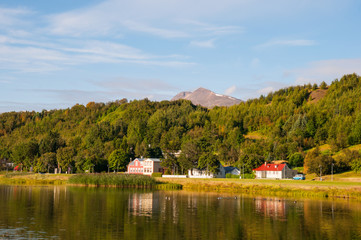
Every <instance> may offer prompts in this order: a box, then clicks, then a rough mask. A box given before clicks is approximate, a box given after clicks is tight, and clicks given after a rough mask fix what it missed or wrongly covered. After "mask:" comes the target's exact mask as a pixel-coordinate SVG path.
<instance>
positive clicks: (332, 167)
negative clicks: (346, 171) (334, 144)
mask: <svg viewBox="0 0 361 240" xmlns="http://www.w3.org/2000/svg"><path fill="white" fill-rule="evenodd" d="M331 180H332V181H333V163H332V164H331Z"/></svg>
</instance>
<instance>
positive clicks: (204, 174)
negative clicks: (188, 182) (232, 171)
mask: <svg viewBox="0 0 361 240" xmlns="http://www.w3.org/2000/svg"><path fill="white" fill-rule="evenodd" d="M188 177H189V178H225V177H226V171H225V169H224V167H223V166H222V165H220V167H219V171H218V173H216V174H214V173H211V172H209V171H207V170H200V169H197V168H192V169H189V170H188Z"/></svg>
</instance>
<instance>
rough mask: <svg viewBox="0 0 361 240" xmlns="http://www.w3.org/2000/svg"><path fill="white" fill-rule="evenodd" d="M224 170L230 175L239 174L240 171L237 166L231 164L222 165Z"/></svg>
mask: <svg viewBox="0 0 361 240" xmlns="http://www.w3.org/2000/svg"><path fill="white" fill-rule="evenodd" d="M224 171H225V173H226V174H227V173H230V174H232V175H238V176H239V175H240V174H241V171H240V170H239V169H238V168H236V167H232V166H228V167H224Z"/></svg>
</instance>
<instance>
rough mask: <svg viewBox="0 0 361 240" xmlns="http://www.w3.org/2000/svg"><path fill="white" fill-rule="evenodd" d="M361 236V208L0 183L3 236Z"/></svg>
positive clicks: (0, 236) (316, 202)
mask: <svg viewBox="0 0 361 240" xmlns="http://www.w3.org/2000/svg"><path fill="white" fill-rule="evenodd" d="M21 238H24V239H28V238H33V239H49V238H55V239H75V238H76V239H207V240H212V239H295V240H298V239H361V204H360V203H359V202H352V201H346V200H328V201H327V200H311V199H305V200H299V199H298V200H294V199H281V198H264V197H255V198H253V197H247V196H242V195H237V196H234V195H220V194H217V193H194V192H184V191H174V192H171V191H167V192H161V191H154V192H153V191H138V190H132V189H128V190H122V189H116V188H114V189H113V188H77V187H63V186H55V187H23V186H20V187H19V186H0V239H21Z"/></svg>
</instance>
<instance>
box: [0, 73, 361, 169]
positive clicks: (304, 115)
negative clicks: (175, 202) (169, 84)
mask: <svg viewBox="0 0 361 240" xmlns="http://www.w3.org/2000/svg"><path fill="white" fill-rule="evenodd" d="M360 100H361V77H359V76H357V75H356V74H352V75H346V76H344V77H342V78H341V79H340V80H334V81H333V82H332V84H331V85H330V86H327V85H326V84H325V83H322V84H321V85H320V86H317V85H316V84H314V85H311V84H308V85H304V86H296V87H289V88H285V89H281V90H278V91H277V92H273V93H270V94H269V95H268V96H261V97H260V98H258V99H252V100H248V101H247V102H242V103H240V104H238V105H235V106H232V107H229V108H226V107H215V108H213V109H206V108H203V107H200V106H194V105H192V103H191V102H190V101H187V100H178V101H172V102H170V101H162V102H151V101H149V100H147V99H144V100H140V101H136V100H135V101H131V102H127V100H125V99H123V100H119V101H115V102H110V103H106V104H104V103H94V102H90V103H88V104H87V105H86V106H83V105H75V106H73V107H72V108H69V109H64V110H52V111H45V110H44V111H42V112H10V113H3V114H1V115H0V154H1V156H0V157H1V160H2V162H3V163H4V162H14V163H16V164H22V167H23V168H24V169H29V168H30V167H33V168H34V171H43V172H45V171H48V170H50V171H52V170H53V169H54V167H56V166H57V165H58V164H59V166H60V167H61V168H62V169H63V171H65V170H66V169H67V168H68V167H69V166H71V167H72V169H73V171H76V172H84V171H86V170H91V171H93V170H94V171H98V172H100V171H106V170H107V169H108V165H109V167H110V169H112V170H116V169H118V170H124V169H125V166H126V164H127V163H128V162H129V160H130V158H134V157H140V156H144V157H161V158H164V161H163V164H164V166H165V167H167V168H168V171H171V172H177V173H182V172H184V171H186V170H187V169H189V168H191V167H199V168H204V169H208V170H210V171H216V169H217V166H218V164H219V162H222V163H223V164H226V165H238V166H242V167H243V166H245V168H246V171H247V172H250V171H251V170H252V168H254V167H256V166H258V165H259V164H261V163H263V162H265V161H272V160H281V159H282V160H288V161H289V162H290V164H291V165H293V166H302V165H303V164H305V169H306V170H307V171H309V172H313V171H314V172H316V171H315V170H314V169H316V168H317V171H319V166H320V165H323V167H322V171H323V173H327V172H329V171H330V168H331V165H332V164H334V171H345V170H349V169H351V168H353V169H355V170H359V169H360V168H361V167H360V156H359V152H358V151H355V150H352V149H358V148H357V146H356V147H353V148H351V150H350V148H349V147H350V146H355V145H358V144H361V101H360ZM325 146H326V149H327V151H322V150H323V148H325ZM320 147H321V148H320ZM179 150H181V152H180V151H179ZM176 153H180V156H179V157H176Z"/></svg>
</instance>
